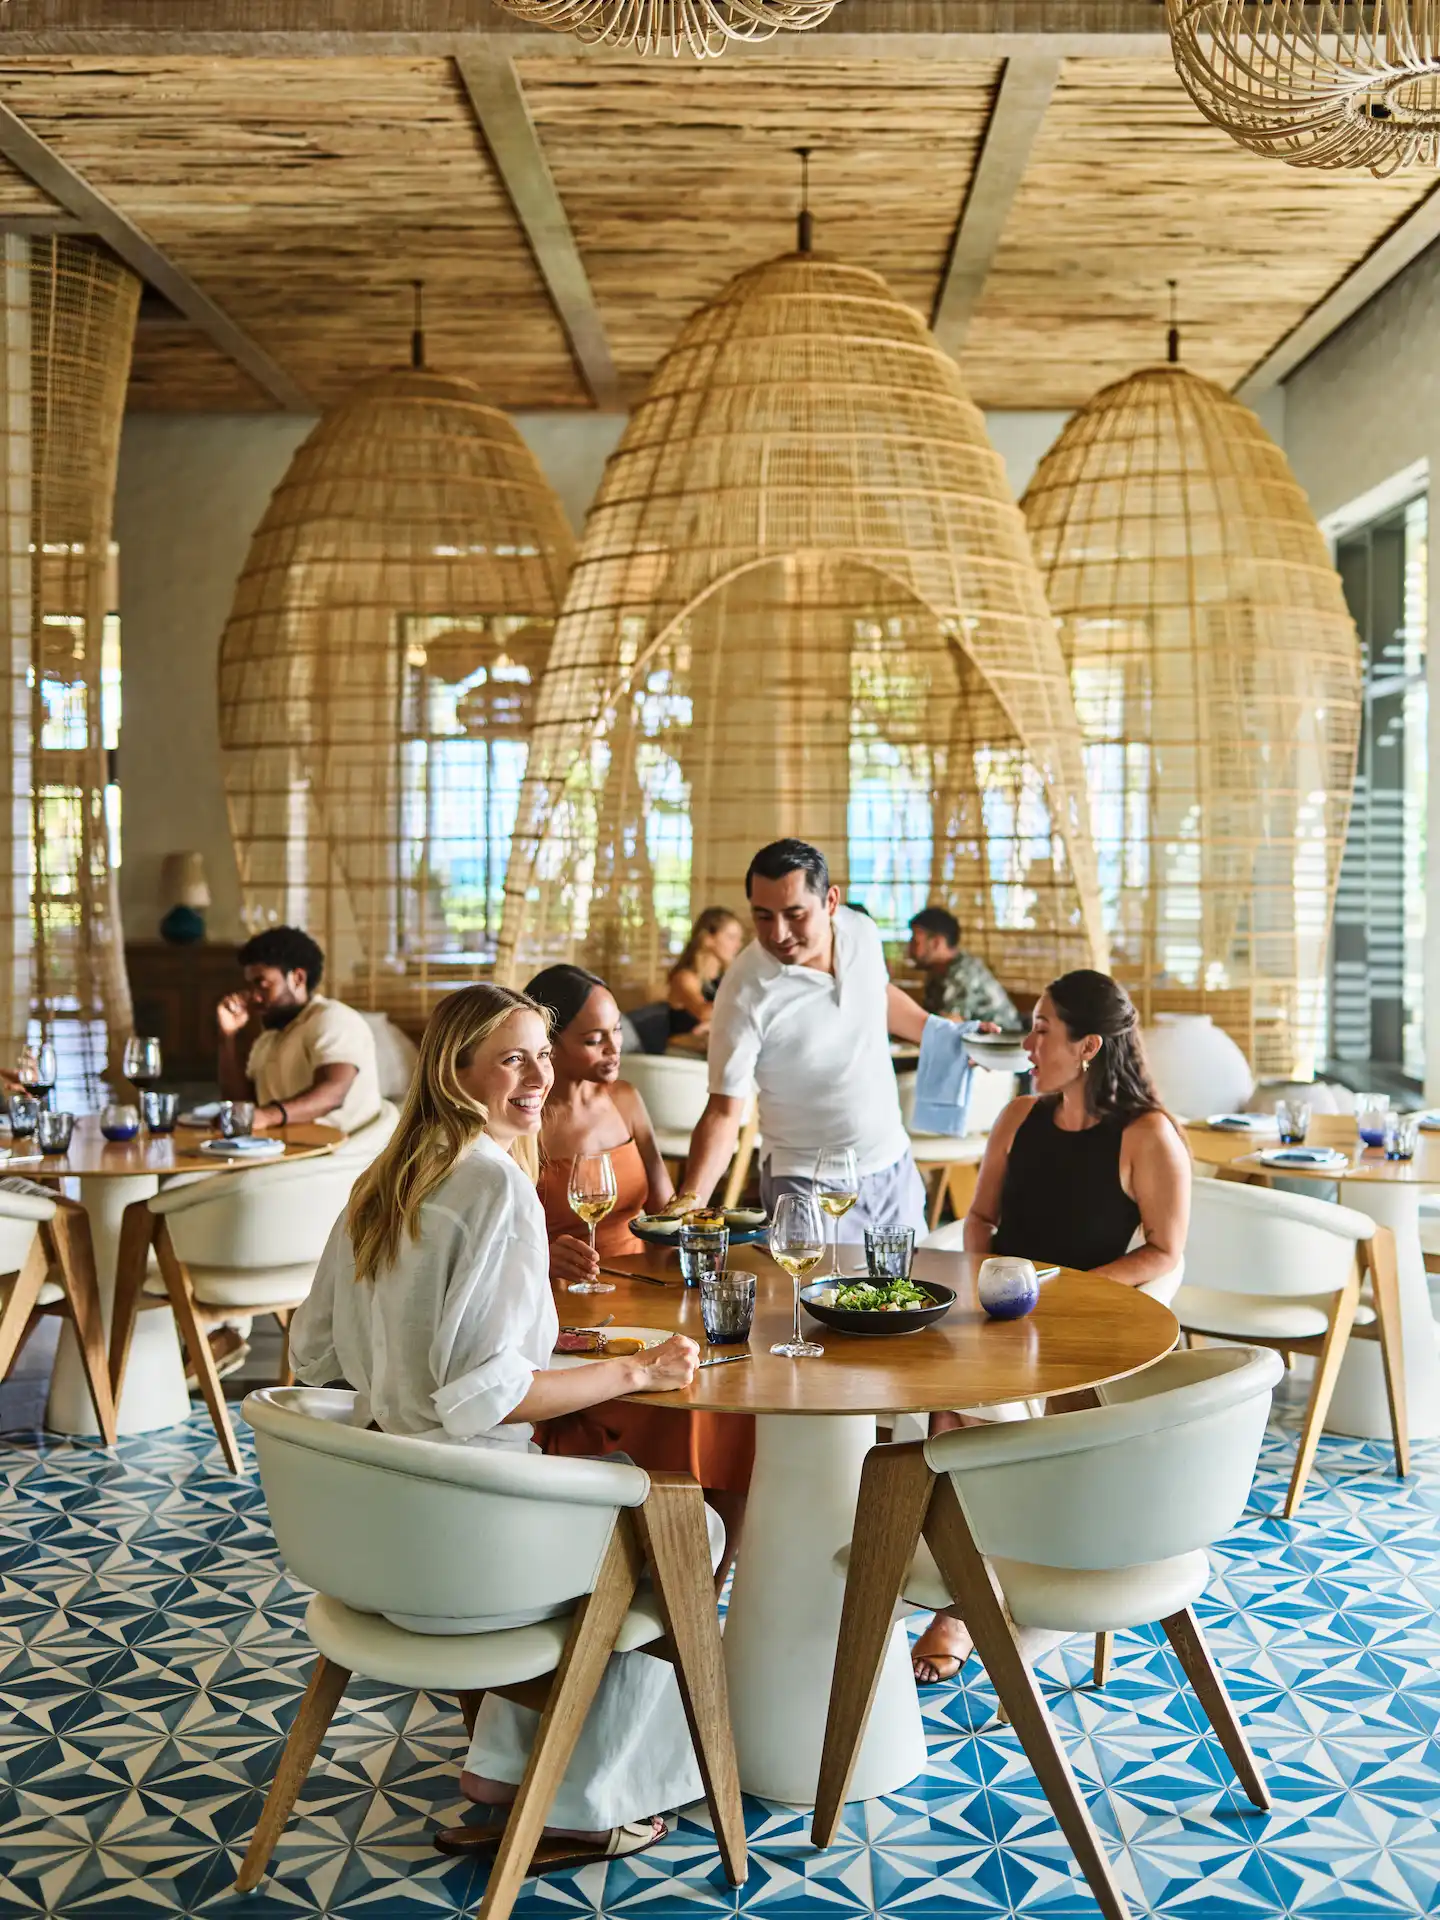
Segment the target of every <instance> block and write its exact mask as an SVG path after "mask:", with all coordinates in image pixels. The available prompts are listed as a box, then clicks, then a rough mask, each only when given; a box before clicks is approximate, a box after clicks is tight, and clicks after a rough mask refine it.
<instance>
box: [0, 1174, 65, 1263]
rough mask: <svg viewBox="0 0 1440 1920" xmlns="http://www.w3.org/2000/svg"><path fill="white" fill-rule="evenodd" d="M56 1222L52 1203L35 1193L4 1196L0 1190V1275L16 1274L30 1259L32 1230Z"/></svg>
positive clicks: (32, 1238) (33, 1234)
mask: <svg viewBox="0 0 1440 1920" xmlns="http://www.w3.org/2000/svg"><path fill="white" fill-rule="evenodd" d="M54 1218H55V1202H54V1201H53V1200H43V1199H41V1197H40V1195H39V1194H38V1193H7V1192H6V1191H5V1190H4V1189H3V1188H0V1273H18V1272H19V1271H20V1269H21V1267H23V1266H24V1264H25V1262H26V1259H27V1258H28V1257H29V1253H30V1246H31V1242H32V1241H33V1240H34V1238H35V1230H36V1228H37V1227H38V1226H39V1224H40V1222H41V1221H42V1220H53V1219H54Z"/></svg>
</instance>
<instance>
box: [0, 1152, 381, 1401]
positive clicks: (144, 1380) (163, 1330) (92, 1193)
mask: <svg viewBox="0 0 1440 1920" xmlns="http://www.w3.org/2000/svg"><path fill="white" fill-rule="evenodd" d="M214 1137H215V1136H214V1135H213V1134H211V1133H210V1132H208V1130H204V1129H199V1128H188V1127H177V1128H176V1130H175V1132H174V1133H144V1132H142V1133H139V1134H137V1135H136V1137H135V1138H134V1139H133V1140H107V1139H106V1138H105V1136H104V1134H103V1133H101V1131H100V1121H99V1118H98V1117H97V1116H96V1115H95V1114H86V1115H84V1116H82V1117H81V1118H80V1119H78V1120H77V1121H76V1122H75V1131H74V1133H73V1134H72V1135H71V1139H70V1147H69V1151H68V1152H66V1153H49V1154H46V1155H45V1157H44V1158H43V1159H41V1160H33V1161H32V1160H30V1159H28V1158H26V1159H21V1160H20V1161H19V1163H18V1164H17V1165H16V1167H15V1171H16V1173H18V1174H23V1175H24V1176H25V1177H26V1178H27V1179H29V1180H76V1181H78V1182H79V1189H80V1204H81V1206H82V1207H84V1209H85V1211H86V1213H87V1215H88V1216H89V1220H90V1235H91V1238H92V1240H93V1241H94V1244H95V1276H96V1280H97V1282H98V1285H99V1291H100V1311H101V1314H102V1316H103V1318H104V1322H105V1338H106V1341H107V1342H108V1341H109V1338H110V1320H111V1315H112V1312H113V1310H114V1304H115V1256H116V1254H117V1252H118V1251H119V1246H120V1222H121V1220H122V1219H123V1218H124V1215H125V1209H126V1208H127V1207H128V1206H130V1205H131V1204H132V1203H133V1202H134V1201H136V1200H148V1199H149V1198H150V1196H151V1195H152V1194H154V1193H158V1192H159V1190H160V1182H161V1181H162V1180H163V1179H170V1178H173V1177H174V1176H175V1175H177V1174H213V1173H245V1172H248V1171H250V1169H251V1168H253V1167H274V1166H278V1165H279V1164H280V1161H281V1159H282V1158H283V1159H286V1160H308V1159H313V1158H315V1157H316V1156H318V1155H320V1154H326V1153H333V1152H334V1150H335V1148H336V1147H337V1146H339V1144H340V1142H341V1141H342V1140H343V1139H344V1137H345V1136H344V1134H342V1133H340V1132H339V1131H338V1130H337V1129H336V1128H334V1127H322V1126H294V1127H278V1128H276V1129H275V1131H274V1132H273V1133H272V1134H269V1135H267V1136H266V1137H267V1138H270V1139H274V1140H279V1141H281V1142H282V1143H283V1144H284V1148H285V1152H284V1154H283V1155H280V1154H276V1155H273V1156H271V1157H269V1158H266V1159H259V1160H246V1159H241V1158H239V1157H236V1158H234V1159H231V1158H229V1157H226V1156H224V1155H221V1154H217V1153H207V1152H203V1151H202V1150H201V1142H202V1141H203V1140H206V1139H212V1138H214ZM189 1415H190V1393H189V1389H188V1388H187V1387H186V1385H185V1362H184V1360H183V1359H182V1358H181V1354H180V1341H179V1338H178V1336H177V1334H176V1332H175V1316H174V1315H173V1314H172V1313H171V1312H170V1309H169V1306H168V1304H167V1305H166V1306H165V1307H164V1308H156V1309H154V1310H153V1311H150V1312H147V1313H142V1314H141V1315H140V1316H139V1319H138V1320H137V1321H136V1324H135V1337H134V1340H133V1343H132V1345H131V1348H130V1359H129V1364H128V1365H127V1367H126V1370H125V1390H124V1392H123V1393H122V1394H121V1396H120V1404H119V1406H118V1407H117V1408H116V1409H115V1418H116V1426H117V1429H118V1431H119V1432H120V1433H121V1434H122V1435H123V1434H128V1433H150V1432H153V1431H154V1430H155V1429H156V1428H159V1427H173V1426H177V1425H178V1424H179V1423H180V1422H181V1421H182V1420H186V1419H188V1418H189ZM45 1424H46V1426H47V1427H48V1428H50V1429H51V1430H52V1431H53V1432H56V1433H68V1434H76V1435H85V1436H93V1435H95V1434H97V1433H98V1432H99V1428H98V1427H97V1425H96V1422H95V1409H94V1407H93V1406H92V1405H91V1404H90V1394H89V1391H88V1389H87V1387H86V1385H85V1374H84V1370H83V1368H82V1367H81V1365H80V1350H79V1347H78V1345H77V1344H76V1340H75V1329H74V1328H73V1327H72V1326H71V1324H70V1322H69V1320H68V1319H67V1320H66V1321H65V1323H64V1326H63V1328H62V1330H61V1334H60V1344H59V1347H58V1349H57V1351H56V1355H55V1372H54V1374H53V1376H52V1378H51V1382H50V1400H49V1404H48V1406H47V1408H46V1413H45Z"/></svg>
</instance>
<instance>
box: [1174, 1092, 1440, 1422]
mask: <svg viewBox="0 0 1440 1920" xmlns="http://www.w3.org/2000/svg"><path fill="white" fill-rule="evenodd" d="M1185 1137H1186V1138H1187V1140H1188V1141H1189V1142H1190V1151H1191V1152H1192V1153H1193V1154H1194V1156H1195V1158H1196V1159H1197V1160H1199V1161H1201V1162H1202V1163H1203V1164H1204V1165H1206V1166H1212V1167H1218V1168H1223V1169H1224V1171H1225V1172H1226V1174H1227V1175H1228V1176H1229V1177H1230V1178H1232V1179H1235V1178H1243V1179H1245V1180H1248V1181H1250V1182H1252V1183H1254V1184H1257V1185H1260V1184H1263V1185H1268V1184H1269V1183H1270V1182H1271V1181H1272V1180H1282V1179H1283V1180H1303V1181H1306V1182H1307V1183H1309V1184H1311V1185H1313V1184H1314V1183H1315V1182H1317V1181H1319V1182H1328V1183H1331V1184H1334V1185H1337V1186H1338V1187H1339V1190H1340V1204H1341V1206H1343V1207H1354V1209H1355V1211H1356V1212H1357V1213H1365V1214H1368V1215H1369V1216H1370V1218H1371V1219H1372V1220H1373V1221H1374V1222H1375V1224H1376V1226H1379V1227H1389V1229H1390V1231H1391V1232H1392V1233H1393V1234H1394V1236H1395V1267H1396V1275H1397V1279H1398V1282H1399V1294H1400V1327H1401V1344H1402V1349H1403V1352H1404V1357H1405V1399H1406V1413H1407V1424H1408V1426H1409V1430H1410V1438H1411V1439H1412V1440H1428V1439H1431V1438H1433V1436H1434V1435H1435V1434H1437V1433H1440V1352H1437V1350H1436V1323H1435V1313H1434V1309H1433V1307H1432V1306H1431V1304H1430V1286H1429V1282H1428V1280H1427V1278H1426V1273H1425V1253H1424V1249H1423V1248H1422V1247H1421V1244H1420V1196H1421V1194H1422V1193H1423V1192H1424V1191H1425V1189H1426V1188H1427V1187H1440V1134H1436V1133H1424V1132H1422V1133H1421V1135H1420V1140H1419V1145H1418V1146H1417V1147H1416V1149H1415V1158H1414V1159H1413V1160H1387V1159H1386V1158H1385V1153H1384V1149H1383V1148H1381V1147H1366V1146H1363V1145H1362V1144H1361V1140H1360V1135H1359V1132H1358V1131H1357V1129H1356V1124H1355V1119H1354V1116H1353V1115H1351V1114H1346V1113H1318V1114H1315V1115H1313V1116H1312V1118H1311V1121H1310V1128H1309V1131H1308V1133H1307V1134H1306V1136H1305V1144H1306V1146H1308V1147H1337V1148H1339V1150H1340V1151H1341V1152H1342V1153H1344V1154H1345V1155H1346V1156H1347V1164H1346V1165H1345V1166H1344V1167H1339V1166H1334V1167H1268V1166H1266V1165H1265V1163H1264V1161H1263V1160H1262V1159H1261V1158H1260V1155H1261V1154H1262V1153H1265V1152H1267V1151H1268V1150H1270V1149H1272V1148H1274V1147H1277V1146H1278V1145H1279V1138H1278V1136H1277V1135H1274V1134H1271V1135H1260V1136H1259V1137H1258V1138H1257V1136H1256V1135H1255V1134H1253V1133H1242V1132H1240V1131H1238V1130H1232V1129H1229V1128H1221V1127H1209V1126H1206V1125H1205V1124H1204V1123H1203V1122H1196V1123H1195V1124H1194V1125H1192V1126H1189V1127H1187V1128H1186V1129H1185ZM1325 1427H1326V1431H1327V1432H1331V1433H1346V1434H1351V1435H1354V1436H1355V1437H1356V1438H1357V1439H1361V1440H1388V1439H1389V1438H1390V1403H1389V1401H1388V1399H1387V1398H1386V1394H1385V1374H1384V1368H1383V1364H1382V1361H1381V1355H1380V1348H1379V1345H1378V1344H1377V1343H1376V1342H1375V1341H1373V1340H1351V1342H1350V1343H1349V1345H1348V1347H1347V1348H1346V1350H1345V1358H1344V1360H1343V1361H1342V1362H1341V1363H1340V1376H1339V1378H1338V1379H1337V1381H1336V1382H1335V1394H1334V1398H1333V1399H1332V1400H1331V1402H1330V1411H1329V1413H1328V1414H1327V1415H1326V1416H1325Z"/></svg>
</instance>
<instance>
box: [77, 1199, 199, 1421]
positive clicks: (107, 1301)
mask: <svg viewBox="0 0 1440 1920" xmlns="http://www.w3.org/2000/svg"><path fill="white" fill-rule="evenodd" d="M159 1190H160V1182H159V1181H158V1180H157V1179H156V1178H155V1176H154V1174H137V1175H136V1176H135V1177H134V1178H133V1179H129V1178H125V1177H123V1176H122V1177H120V1178H111V1177H109V1176H106V1177H105V1178H103V1179H101V1178H99V1177H96V1178H93V1179H87V1178H85V1177H84V1176H83V1175H82V1176H81V1179H80V1203H81V1205H82V1206H83V1207H84V1209H85V1211H86V1213H87V1214H89V1216H90V1235H91V1238H92V1239H93V1241H94V1243H95V1272H96V1277H97V1279H98V1281H99V1286H100V1313H101V1318H102V1320H103V1321H104V1325H105V1338H106V1341H107V1343H108V1341H109V1338H110V1322H111V1319H112V1318H113V1316H114V1311H115V1259H116V1255H117V1254H118V1252H119V1249H120V1222H121V1220H122V1218H123V1217H124V1213H125V1209H126V1207H128V1206H129V1205H130V1204H131V1202H132V1201H134V1200H148V1199H149V1198H150V1196H151V1195H152V1194H154V1193H158V1192H159ZM189 1417H190V1394H189V1391H188V1389H187V1388H186V1385H185V1362H184V1360H183V1359H182V1358H181V1354H180V1341H179V1337H178V1335H177V1334H176V1331H175V1316H174V1314H173V1313H172V1312H171V1311H170V1308H169V1305H168V1303H167V1304H166V1305H165V1306H164V1307H163V1308H152V1309H149V1310H148V1311H146V1312H143V1313H140V1314H138V1315H137V1316H136V1319H135V1337H134V1339H133V1340H132V1341H131V1343H130V1359H129V1364H128V1365H127V1367H126V1369H125V1390H124V1392H123V1393H122V1394H121V1396H120V1405H119V1406H118V1408H117V1409H116V1427H117V1430H118V1432H119V1433H120V1434H121V1435H122V1436H123V1435H125V1434H127V1433H153V1432H154V1431H155V1430H156V1429H157V1428H159V1427H176V1426H179V1425H180V1423H181V1422H182V1421H184V1420H188V1419H189ZM45 1425H46V1426H47V1427H48V1428H49V1429H50V1430H51V1431H52V1432H54V1433H69V1434H74V1435H76V1436H77V1437H81V1438H98V1436H99V1432H100V1429H99V1427H98V1425H97V1424H96V1420H95V1409H94V1407H93V1406H92V1405H91V1404H90V1390H89V1388H88V1387H87V1386H86V1384H85V1372H84V1369H83V1368H82V1367H81V1365H80V1349H79V1346H78V1344H77V1342H76V1339H75V1329H74V1328H73V1327H72V1326H71V1325H70V1322H69V1321H68V1320H67V1321H66V1322H65V1325H64V1328H63V1330H62V1332H61V1335H60V1345H59V1348H58V1350H57V1352H56V1356H55V1373H54V1376H53V1378H52V1380H51V1382H50V1402H49V1405H48V1407H47V1408H46V1413H45Z"/></svg>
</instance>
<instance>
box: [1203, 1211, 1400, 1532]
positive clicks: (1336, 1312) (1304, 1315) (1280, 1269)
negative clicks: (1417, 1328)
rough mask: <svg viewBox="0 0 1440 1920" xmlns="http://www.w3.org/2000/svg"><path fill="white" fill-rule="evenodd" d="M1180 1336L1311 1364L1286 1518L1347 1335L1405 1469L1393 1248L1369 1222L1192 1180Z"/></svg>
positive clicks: (1306, 1468)
mask: <svg viewBox="0 0 1440 1920" xmlns="http://www.w3.org/2000/svg"><path fill="white" fill-rule="evenodd" d="M1171 1307H1172V1311H1173V1312H1174V1314H1175V1317H1176V1318H1177V1319H1178V1320H1179V1322H1180V1324H1181V1326H1182V1327H1183V1328H1184V1329H1185V1331H1186V1332H1187V1333H1190V1334H1200V1335H1202V1336H1208V1337H1210V1338H1212V1339H1220V1340H1244V1341H1248V1342H1250V1343H1251V1344H1252V1345H1255V1346H1262V1347H1270V1348H1272V1349H1273V1350H1274V1351H1275V1352H1277V1353H1282V1354H1286V1355H1289V1354H1292V1353H1303V1354H1308V1355H1310V1356H1312V1357H1313V1359H1314V1361H1315V1380H1314V1385H1313V1386H1312V1387H1311V1390H1310V1404H1309V1405H1308V1406H1307V1407H1306V1409H1305V1418H1304V1421H1303V1423H1302V1426H1301V1429H1300V1445H1299V1447H1298V1449H1297V1450H1296V1454H1295V1467H1294V1471H1293V1472H1292V1473H1291V1476H1290V1486H1289V1490H1288V1491H1287V1493H1286V1495H1285V1506H1284V1515H1285V1518H1286V1519H1287V1520H1291V1519H1293V1518H1294V1516H1295V1511H1296V1509H1297V1508H1298V1507H1299V1505H1300V1501H1301V1498H1302V1496H1303V1495H1304V1492H1305V1482H1306V1480H1307V1479H1308V1478H1309V1475H1310V1469H1311V1467H1312V1466H1313V1465H1314V1463H1315V1453H1316V1449H1317V1447H1318V1446H1319V1442H1320V1432H1321V1429H1322V1428H1323V1426H1324V1424H1325V1415H1326V1412H1327V1411H1328V1409H1329V1406H1330V1399H1331V1395H1332V1394H1333V1393H1334V1391H1335V1382H1336V1380H1337V1378H1338V1377H1339V1373H1340V1363H1341V1361H1342V1360H1343V1359H1344V1358H1345V1349H1346V1346H1347V1344H1348V1343H1349V1341H1350V1339H1351V1338H1352V1336H1354V1337H1358V1338H1360V1339H1374V1340H1378V1341H1379V1344H1380V1354H1381V1359H1382V1362H1383V1366H1384V1373H1385V1388H1386V1394H1387V1397H1388V1400H1389V1407H1390V1425H1391V1432H1392V1436H1393V1439H1394V1447H1395V1472H1396V1474H1397V1475H1398V1476H1400V1477H1402V1478H1403V1477H1404V1475H1405V1474H1407V1473H1408V1472H1409V1471H1410V1439H1409V1427H1408V1423H1407V1419H1406V1411H1405V1360H1404V1351H1403V1347H1402V1343H1401V1329H1400V1294H1399V1277H1398V1274H1397V1271H1396V1261H1395V1240H1394V1236H1393V1234H1392V1233H1391V1232H1390V1230H1389V1228H1388V1227H1379V1226H1377V1225H1376V1224H1375V1222H1374V1221H1373V1220H1372V1219H1371V1218H1370V1217H1369V1215H1368V1214H1364V1213H1357V1212H1356V1211H1355V1209H1354V1208H1353V1207H1338V1206H1332V1205H1331V1203H1330V1202H1329V1201H1328V1200H1311V1199H1309V1198H1307V1197H1306V1196H1305V1195H1304V1194H1297V1193H1277V1192H1275V1191H1274V1190H1273V1189H1272V1188H1269V1187H1252V1186H1246V1185H1244V1184H1243V1183H1241V1182H1240V1181H1236V1180H1197V1181H1196V1182H1195V1186H1194V1190H1193V1192H1192V1194H1191V1199H1190V1233H1189V1236H1188V1238H1187V1240H1186V1243H1185V1283H1184V1285H1183V1286H1182V1287H1181V1288H1180V1290H1179V1291H1178V1293H1177V1294H1176V1295H1175V1298H1174V1300H1173V1301H1172V1303H1171Z"/></svg>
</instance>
